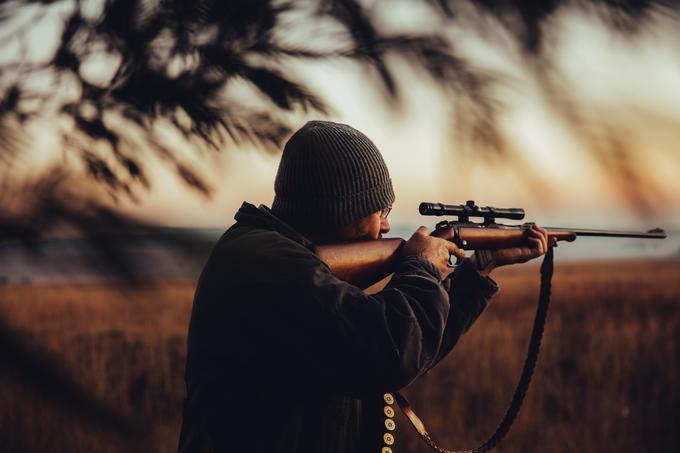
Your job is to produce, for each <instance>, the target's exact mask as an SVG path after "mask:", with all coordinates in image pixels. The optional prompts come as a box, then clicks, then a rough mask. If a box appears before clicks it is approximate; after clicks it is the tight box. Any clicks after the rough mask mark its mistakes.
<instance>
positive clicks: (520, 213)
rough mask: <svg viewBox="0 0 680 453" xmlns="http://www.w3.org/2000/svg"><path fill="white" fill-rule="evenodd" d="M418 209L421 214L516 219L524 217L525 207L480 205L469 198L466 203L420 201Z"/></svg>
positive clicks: (461, 218) (464, 218) (463, 218)
mask: <svg viewBox="0 0 680 453" xmlns="http://www.w3.org/2000/svg"><path fill="white" fill-rule="evenodd" d="M418 211H419V212H420V214H421V215H436V216H443V215H447V216H458V218H459V219H460V220H467V218H468V217H483V218H484V219H496V218H502V219H514V220H522V219H523V218H524V209H521V208H494V207H491V206H485V207H479V206H477V205H476V204H475V202H474V201H472V200H469V201H468V202H467V203H465V204H443V203H428V202H423V203H420V206H419V207H418Z"/></svg>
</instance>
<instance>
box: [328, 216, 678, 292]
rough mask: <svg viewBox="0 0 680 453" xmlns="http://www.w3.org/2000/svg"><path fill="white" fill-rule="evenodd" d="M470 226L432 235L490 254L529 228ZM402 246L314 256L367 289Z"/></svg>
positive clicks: (354, 246) (516, 242)
mask: <svg viewBox="0 0 680 453" xmlns="http://www.w3.org/2000/svg"><path fill="white" fill-rule="evenodd" d="M467 225H470V224H467ZM472 225H473V226H459V225H456V224H455V222H451V223H450V224H449V225H447V226H445V227H438V228H437V229H436V230H435V231H433V232H432V235H433V236H437V237H440V238H442V239H446V240H449V241H452V242H454V243H455V244H457V245H458V246H459V247H460V248H462V249H465V250H481V249H491V250H493V249H501V248H508V247H519V246H522V245H525V244H526V243H525V239H526V230H527V229H528V227H529V226H530V225H531V224H524V225H514V226H507V225H497V224H496V225H493V226H483V225H477V224H472ZM545 229H546V230H547V231H548V237H549V238H554V239H555V240H556V241H567V242H571V241H574V240H575V239H576V237H577V236H599V237H628V238H645V239H663V238H665V237H666V233H664V231H663V230H661V229H658V228H657V229H655V230H650V231H648V232H637V231H614V230H589V229H569V228H554V227H547V228H545ZM404 242H405V241H404V239H401V238H390V239H376V240H367V241H359V242H351V243H341V244H320V245H317V246H316V252H317V254H318V255H319V257H320V258H321V260H322V261H323V262H324V263H326V264H327V265H328V267H329V268H330V269H331V272H333V274H334V275H335V276H336V277H338V278H339V279H341V280H344V281H346V282H349V283H351V284H353V285H356V286H358V287H360V288H367V287H369V286H371V285H372V284H374V283H376V282H378V281H380V280H382V279H383V278H385V277H387V276H388V275H390V274H391V273H393V272H394V269H395V266H396V264H397V263H398V262H399V258H400V256H401V247H402V246H403V245H404Z"/></svg>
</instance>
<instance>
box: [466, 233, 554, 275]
mask: <svg viewBox="0 0 680 453" xmlns="http://www.w3.org/2000/svg"><path fill="white" fill-rule="evenodd" d="M548 240H549V239H548V232H547V231H546V230H544V229H543V228H541V227H539V226H538V225H532V226H531V228H529V229H527V232H526V245H524V246H521V247H510V248H506V249H498V250H477V251H475V253H474V254H473V255H472V257H471V258H470V259H471V261H472V263H473V264H475V266H476V267H477V270H478V271H479V273H480V274H482V275H484V276H486V275H488V274H489V273H490V272H491V271H492V270H493V269H495V268H497V267H499V266H505V265H508V264H516V263H526V262H527V261H529V260H532V259H534V258H538V257H539V256H541V255H544V254H545V252H547V251H548ZM550 241H551V242H552V244H551V245H555V241H554V238H553V239H550Z"/></svg>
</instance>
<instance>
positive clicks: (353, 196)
mask: <svg viewBox="0 0 680 453" xmlns="http://www.w3.org/2000/svg"><path fill="white" fill-rule="evenodd" d="M274 191H275V193H276V196H275V197H274V202H273V204H272V212H273V213H274V214H275V215H277V216H278V217H281V218H282V219H284V220H285V221H287V222H288V223H290V224H291V225H292V226H294V227H296V228H298V229H300V230H301V231H329V230H331V229H333V228H337V227H341V226H344V225H349V224H350V223H352V222H354V221H355V220H359V219H361V218H363V217H366V216H368V215H369V214H372V213H374V212H377V211H380V210H381V209H383V208H386V207H388V206H392V203H394V191H393V190H392V181H391V180H390V175H389V173H388V171H387V166H386V165H385V161H384V160H383V158H382V156H381V155H380V151H378V148H377V147H376V146H375V145H374V144H373V142H372V141H371V140H370V139H369V138H368V137H366V136H365V135H364V134H362V133H361V132H359V131H358V130H356V129H354V128H352V127H350V126H347V125H346V124H339V123H332V122H330V121H310V122H308V123H307V124H305V125H304V126H303V127H302V128H301V129H300V130H298V131H297V132H296V133H295V134H293V136H292V137H291V138H290V139H289V140H288V142H287V143H286V146H285V147H284V149H283V155H282V156H281V162H280V163H279V170H278V173H277V174H276V181H275V182H274Z"/></svg>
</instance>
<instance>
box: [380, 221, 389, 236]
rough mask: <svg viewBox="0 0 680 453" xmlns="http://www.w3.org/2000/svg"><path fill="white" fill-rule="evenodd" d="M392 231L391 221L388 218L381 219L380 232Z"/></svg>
mask: <svg viewBox="0 0 680 453" xmlns="http://www.w3.org/2000/svg"><path fill="white" fill-rule="evenodd" d="M389 231H390V221H389V220H387V219H381V220H380V233H387V232H389Z"/></svg>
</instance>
